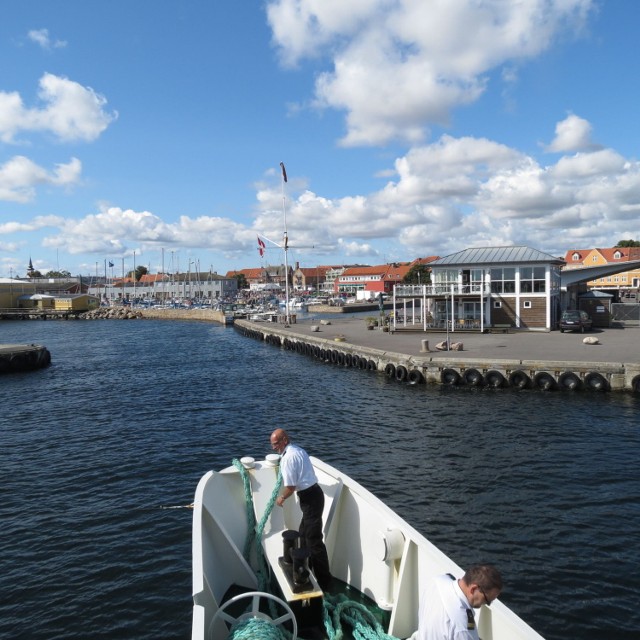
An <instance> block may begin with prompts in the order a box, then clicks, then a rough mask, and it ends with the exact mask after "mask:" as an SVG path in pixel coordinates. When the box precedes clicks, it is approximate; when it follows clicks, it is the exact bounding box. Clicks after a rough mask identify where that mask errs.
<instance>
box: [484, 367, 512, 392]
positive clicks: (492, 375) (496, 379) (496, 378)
mask: <svg viewBox="0 0 640 640" xmlns="http://www.w3.org/2000/svg"><path fill="white" fill-rule="evenodd" d="M484 380H485V382H486V383H487V385H488V386H489V387H493V388H494V389H499V388H500V387H504V385H505V383H506V382H507V381H506V380H505V377H504V376H503V375H502V374H501V373H500V372H499V371H496V370H495V369H493V370H491V371H487V373H486V375H485V377H484Z"/></svg>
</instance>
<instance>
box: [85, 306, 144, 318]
mask: <svg viewBox="0 0 640 640" xmlns="http://www.w3.org/2000/svg"><path fill="white" fill-rule="evenodd" d="M78 317H79V318H80V319H81V320H137V319H138V318H143V317H144V316H143V315H142V313H141V312H140V311H135V310H134V309H127V308H126V307H100V308H99V309H93V310H92V311H87V312H86V313H83V314H82V315H80V316H78Z"/></svg>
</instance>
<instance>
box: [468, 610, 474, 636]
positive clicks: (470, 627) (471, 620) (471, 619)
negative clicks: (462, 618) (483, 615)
mask: <svg viewBox="0 0 640 640" xmlns="http://www.w3.org/2000/svg"><path fill="white" fill-rule="evenodd" d="M466 611H467V629H468V630H469V631H473V630H474V629H475V628H476V619H475V618H474V617H473V611H471V609H466Z"/></svg>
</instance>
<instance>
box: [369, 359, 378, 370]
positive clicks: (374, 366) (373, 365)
mask: <svg viewBox="0 0 640 640" xmlns="http://www.w3.org/2000/svg"><path fill="white" fill-rule="evenodd" d="M377 370H378V365H377V364H376V361H375V360H369V361H367V371H377Z"/></svg>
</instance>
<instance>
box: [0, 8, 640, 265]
mask: <svg viewBox="0 0 640 640" xmlns="http://www.w3.org/2000/svg"><path fill="white" fill-rule="evenodd" d="M0 7H1V8H2V20H1V21H0V277H16V276H24V275H26V270H27V267H28V264H29V260H31V261H32V264H33V267H34V268H35V269H37V270H39V271H41V272H42V273H43V274H44V273H46V272H48V271H51V270H54V271H61V270H65V271H69V272H70V273H72V274H73V275H85V274H88V275H92V274H99V275H103V274H104V272H105V269H107V270H108V271H109V272H110V273H112V274H113V273H114V271H115V275H120V271H121V270H126V271H129V270H130V269H132V268H133V266H134V265H136V266H138V265H143V266H146V267H147V268H148V269H149V270H150V271H152V272H159V271H163V270H164V271H165V272H177V271H181V272H186V271H195V270H200V271H208V270H212V271H214V272H217V273H221V274H224V273H226V272H227V271H229V270H234V269H243V268H255V267H260V266H263V265H264V266H266V265H276V264H282V263H283V262H284V259H285V257H284V251H283V249H282V244H283V235H284V232H285V230H286V232H287V236H288V247H289V248H288V251H287V256H286V257H287V261H288V264H290V265H292V266H294V265H295V264H296V263H299V264H300V266H302V267H308V268H312V267H315V266H317V265H341V264H372V265H373V264H381V263H386V262H396V261H410V260H413V259H415V258H418V257H426V256H434V255H438V256H445V255H448V254H450V253H454V252H457V251H460V250H463V249H465V248H471V247H481V246H505V245H525V246H529V247H532V248H535V249H539V250H541V251H545V252H548V253H550V254H551V255H554V256H563V255H565V253H566V252H567V251H568V250H572V249H585V248H591V247H611V246H614V245H615V244H616V243H617V242H618V241H619V240H621V239H634V240H640V222H639V220H640V162H639V160H638V143H639V141H640V118H639V117H638V113H639V111H638V109H639V107H638V104H639V103H640V56H639V55H638V52H637V44H636V43H637V33H638V30H639V28H640V2H637V0H615V1H609V2H605V1H604V0H600V1H598V0H512V1H511V0H349V2H345V1H344V0H241V1H240V0H235V1H233V2H212V1H211V0H163V1H162V2H157V1H155V0H109V2H87V1H86V0H20V2H15V1H14V0H0ZM281 162H282V163H284V166H285V169H286V175H287V181H286V182H285V181H284V179H283V173H282V171H281V166H280V163H281ZM258 236H260V237H261V238H263V241H264V242H265V245H266V251H265V252H264V255H263V256H260V254H259V251H258V240H257V238H258ZM109 263H113V265H114V266H113V267H108V265H109Z"/></svg>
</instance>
